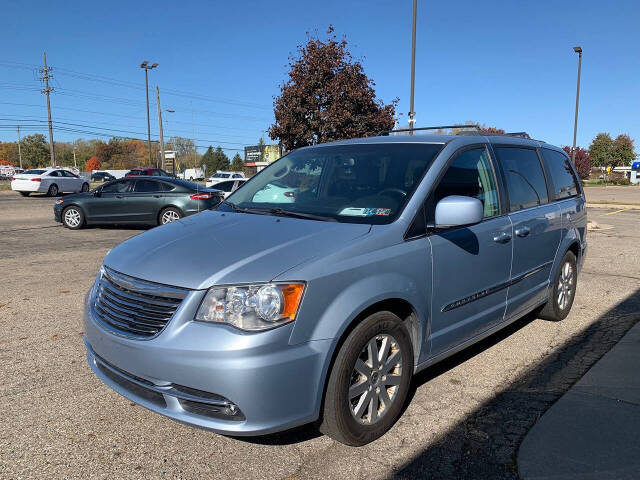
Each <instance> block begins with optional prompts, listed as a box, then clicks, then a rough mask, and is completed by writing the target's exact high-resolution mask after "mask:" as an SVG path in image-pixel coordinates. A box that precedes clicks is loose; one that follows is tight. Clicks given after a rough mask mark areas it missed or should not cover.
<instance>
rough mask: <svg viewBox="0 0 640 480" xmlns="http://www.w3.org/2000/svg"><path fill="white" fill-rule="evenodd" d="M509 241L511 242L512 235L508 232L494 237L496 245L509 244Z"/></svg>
mask: <svg viewBox="0 0 640 480" xmlns="http://www.w3.org/2000/svg"><path fill="white" fill-rule="evenodd" d="M509 240H511V234H510V233H507V232H500V233H499V234H497V235H496V236H495V237H493V241H494V242H496V243H507V242H509Z"/></svg>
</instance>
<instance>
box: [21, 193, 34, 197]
mask: <svg viewBox="0 0 640 480" xmlns="http://www.w3.org/2000/svg"><path fill="white" fill-rule="evenodd" d="M18 193H20V195H22V196H23V197H28V196H29V194H30V193H31V192H18Z"/></svg>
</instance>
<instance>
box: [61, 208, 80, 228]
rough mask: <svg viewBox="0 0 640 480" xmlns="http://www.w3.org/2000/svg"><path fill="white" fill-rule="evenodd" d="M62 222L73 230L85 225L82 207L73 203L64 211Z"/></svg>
mask: <svg viewBox="0 0 640 480" xmlns="http://www.w3.org/2000/svg"><path fill="white" fill-rule="evenodd" d="M62 223H63V224H64V226H65V227H67V228H70V229H71V230H78V229H80V228H82V226H83V225H84V214H83V213H82V210H80V208H78V207H76V206H75V205H72V206H70V207H67V208H65V209H64V210H63V211H62Z"/></svg>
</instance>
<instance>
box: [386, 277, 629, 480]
mask: <svg viewBox="0 0 640 480" xmlns="http://www.w3.org/2000/svg"><path fill="white" fill-rule="evenodd" d="M639 318H640V289H638V290H636V291H635V292H634V293H632V294H631V295H629V296H628V297H627V298H626V299H625V300H623V301H622V302H620V303H619V304H617V305H616V306H615V307H613V308H611V309H610V310H608V311H607V312H606V313H604V314H603V315H601V316H600V317H598V319H597V320H596V321H594V322H593V323H592V324H591V325H590V326H589V327H587V328H586V329H585V330H583V331H582V332H580V333H578V334H577V335H575V336H573V337H572V338H570V339H569V340H568V341H567V342H565V343H564V344H563V345H562V346H560V347H558V348H557V349H556V350H555V351H554V352H553V353H551V354H550V355H549V356H548V357H546V358H545V359H544V360H543V361H541V362H540V363H539V364H537V365H532V366H531V368H530V369H529V370H527V371H526V372H525V373H523V374H522V375H521V376H520V377H518V378H517V379H516V380H515V381H513V382H512V383H511V385H509V386H508V387H507V388H505V389H504V390H502V391H501V392H500V393H498V394H497V395H496V396H495V397H494V398H493V399H492V400H491V401H489V402H487V403H485V404H483V405H482V406H481V407H479V408H478V409H476V410H475V411H474V412H472V413H471V414H470V415H468V416H467V417H466V418H465V419H464V420H463V421H461V422H459V423H458V424H456V425H455V426H454V427H453V428H452V429H451V430H449V431H448V432H446V433H445V434H443V435H442V436H441V438H440V439H439V440H437V442H436V443H435V444H433V445H432V446H430V447H429V448H427V449H426V450H424V451H423V452H421V453H420V454H419V455H418V456H417V457H416V458H414V459H413V460H412V461H410V462H409V463H407V464H405V465H404V466H403V467H401V468H400V470H399V471H397V472H396V473H395V475H394V476H393V478H395V479H414V478H421V479H422V478H438V479H441V478H456V479H478V478H487V479H489V478H490V479H496V478H505V479H517V478H518V474H517V465H516V454H517V449H518V447H519V445H520V443H521V442H522V440H523V439H524V436H525V435H526V433H527V432H528V431H529V429H530V428H531V427H532V426H533V424H534V423H535V422H536V421H537V420H538V418H540V417H541V416H542V414H543V413H544V412H545V411H546V410H547V409H548V408H549V407H551V405H552V404H553V403H554V402H555V401H556V400H558V399H559V398H560V397H561V396H562V395H563V394H564V393H565V392H566V391H567V390H568V389H569V388H570V387H571V386H572V385H573V384H574V383H575V382H576V381H577V380H579V379H580V378H581V377H582V376H583V375H584V374H585V373H586V372H587V370H588V369H589V368H591V366H592V365H593V364H594V363H595V362H597V361H598V360H599V359H600V358H601V357H602V356H603V355H604V354H605V353H607V352H608V351H609V350H610V349H611V348H612V347H613V346H614V345H615V344H616V343H617V342H618V341H619V340H620V339H621V338H622V337H623V336H624V334H625V333H626V332H627V331H628V330H629V329H630V328H631V327H632V326H633V325H634V323H635V322H636V321H637V320H638V319H639ZM532 319H533V318H532V316H527V317H525V318H523V319H521V320H519V321H517V322H515V323H514V324H512V325H511V326H509V327H507V328H505V329H504V330H502V331H501V332H498V333H496V334H495V335H493V336H491V337H489V338H487V339H485V340H484V341H482V342H479V343H478V344H476V345H475V346H473V347H471V348H469V349H467V350H465V351H463V352H461V353H459V354H457V355H455V356H454V357H451V358H450V359H448V360H445V361H444V362H441V363H440V364H437V365H435V366H434V367H432V368H429V369H427V370H425V371H424V372H422V373H421V374H420V375H418V376H417V377H416V379H415V383H414V385H415V386H419V385H421V384H423V383H425V382H427V381H429V380H431V379H432V378H435V377H437V376H438V375H441V374H443V373H445V372H446V371H447V370H450V369H451V368H453V367H455V366H456V365H458V364H460V363H462V362H464V361H465V360H467V359H469V358H471V357H473V356H474V355H477V354H478V353H479V352H481V351H482V350H485V349H487V348H489V347H490V346H492V345H493V344H495V343H497V342H499V341H500V340H502V339H503V338H506V337H508V336H509V335H511V334H512V333H514V332H515V331H517V330H518V329H520V328H522V327H523V326H524V325H526V324H527V323H529V322H530V321H531V320H532ZM414 388H416V387H414Z"/></svg>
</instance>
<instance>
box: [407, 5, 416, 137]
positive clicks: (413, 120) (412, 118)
mask: <svg viewBox="0 0 640 480" xmlns="http://www.w3.org/2000/svg"><path fill="white" fill-rule="evenodd" d="M417 11H418V0H413V29H412V32H411V96H410V100H409V130H410V132H409V133H410V134H411V135H413V124H414V123H416V112H414V110H413V92H414V90H415V83H416V17H417Z"/></svg>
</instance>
